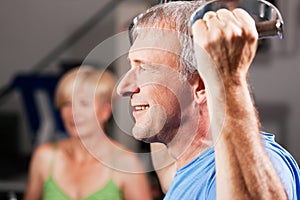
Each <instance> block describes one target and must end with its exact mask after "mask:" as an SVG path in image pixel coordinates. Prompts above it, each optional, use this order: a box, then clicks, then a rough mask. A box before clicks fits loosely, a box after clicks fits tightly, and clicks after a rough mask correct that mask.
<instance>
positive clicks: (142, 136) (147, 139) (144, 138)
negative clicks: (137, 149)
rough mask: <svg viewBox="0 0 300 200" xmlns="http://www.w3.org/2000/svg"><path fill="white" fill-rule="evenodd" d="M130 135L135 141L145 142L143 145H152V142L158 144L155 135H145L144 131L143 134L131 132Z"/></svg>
mask: <svg viewBox="0 0 300 200" xmlns="http://www.w3.org/2000/svg"><path fill="white" fill-rule="evenodd" d="M132 135H133V137H134V138H135V139H136V140H139V141H142V142H145V143H153V142H159V141H158V140H157V137H156V135H151V134H147V133H146V131H144V132H141V131H139V132H137V131H135V130H133V131H132Z"/></svg>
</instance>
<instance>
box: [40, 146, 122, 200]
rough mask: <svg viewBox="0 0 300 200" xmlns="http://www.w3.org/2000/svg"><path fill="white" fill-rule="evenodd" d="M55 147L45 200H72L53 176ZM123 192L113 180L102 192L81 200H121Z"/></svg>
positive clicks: (46, 182)
mask: <svg viewBox="0 0 300 200" xmlns="http://www.w3.org/2000/svg"><path fill="white" fill-rule="evenodd" d="M56 146H57V145H54V148H55V152H54V156H53V159H52V163H51V174H50V177H49V178H48V179H47V180H46V181H45V183H44V192H43V200H72V198H70V197H69V196H68V195H67V194H66V193H64V192H63V191H62V190H61V188H59V186H58V185H57V184H56V182H55V180H54V179H53V176H52V171H53V170H52V169H53V165H54V160H55V154H56V148H57V147H56ZM121 199H122V192H121V190H120V189H119V188H118V186H117V185H116V184H115V182H114V181H113V179H112V178H110V180H109V181H108V182H107V183H106V185H105V186H104V187H103V188H101V189H100V190H98V191H96V192H94V193H92V194H90V195H88V196H86V197H83V198H81V200H121Z"/></svg>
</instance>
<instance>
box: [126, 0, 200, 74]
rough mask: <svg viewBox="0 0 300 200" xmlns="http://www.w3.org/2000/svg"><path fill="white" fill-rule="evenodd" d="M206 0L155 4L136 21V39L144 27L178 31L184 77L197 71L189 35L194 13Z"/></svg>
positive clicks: (133, 30)
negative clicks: (191, 18)
mask: <svg viewBox="0 0 300 200" xmlns="http://www.w3.org/2000/svg"><path fill="white" fill-rule="evenodd" d="M204 2H205V1H204V0H200V1H175V2H170V3H165V4H159V5H156V6H153V7H152V8H150V9H149V10H147V12H146V13H144V14H142V16H141V17H140V18H139V19H138V20H137V21H136V23H135V24H134V26H133V28H132V31H131V33H132V40H133V41H134V40H135V39H136V37H137V35H138V34H139V30H140V29H141V28H143V27H147V28H149V27H151V28H166V29H170V30H171V31H176V32H177V33H178V39H179V42H180V46H181V47H180V49H181V52H180V72H181V74H182V75H183V77H186V78H189V76H190V75H191V74H193V73H195V72H196V70H197V67H196V66H197V64H196V58H195V55H194V51H193V46H192V45H193V44H192V38H191V37H190V35H189V32H190V30H189V23H190V17H191V15H192V13H193V12H194V11H195V10H196V9H198V8H199V7H200V6H201V5H203V3H204Z"/></svg>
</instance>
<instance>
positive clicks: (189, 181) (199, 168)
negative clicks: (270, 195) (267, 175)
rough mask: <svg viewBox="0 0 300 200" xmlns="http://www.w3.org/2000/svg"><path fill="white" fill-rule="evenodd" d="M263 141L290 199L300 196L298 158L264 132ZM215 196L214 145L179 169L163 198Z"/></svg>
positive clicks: (210, 199)
mask: <svg viewBox="0 0 300 200" xmlns="http://www.w3.org/2000/svg"><path fill="white" fill-rule="evenodd" d="M261 135H262V138H263V143H264V146H265V149H266V152H267V155H268V156H269V158H270V160H271V162H272V164H273V166H274V168H275V170H276V171H277V174H278V176H279V177H280V179H281V182H282V184H283V186H284V187H285V190H286V192H287V195H288V198H289V199H290V200H297V199H299V200H300V170H299V167H298V165H297V163H296V161H295V159H294V158H293V157H292V156H291V155H290V153H288V152H287V151H286V150H285V149H284V148H282V147H281V146H280V145H279V144H277V143H276V142H275V140H274V138H275V136H274V135H272V134H268V133H262V134H261ZM177 199H178V200H185V199H186V200H196V199H197V200H205V199H207V200H213V199H216V169H215V157H214V148H213V147H211V148H209V149H207V150H205V151H204V152H203V153H202V154H201V155H200V156H198V157H197V158H195V159H194V160H193V161H192V162H190V163H189V164H187V165H186V166H184V167H182V168H180V169H177V171H176V174H175V177H174V180H173V182H172V185H171V187H170V188H169V190H168V192H167V194H166V196H165V198H164V200H177Z"/></svg>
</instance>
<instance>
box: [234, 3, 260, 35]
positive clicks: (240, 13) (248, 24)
mask: <svg viewBox="0 0 300 200" xmlns="http://www.w3.org/2000/svg"><path fill="white" fill-rule="evenodd" d="M232 13H233V15H234V16H235V18H236V19H237V20H238V21H239V22H240V23H241V24H242V25H243V26H242V28H243V31H244V33H245V34H246V35H247V36H248V37H249V36H252V37H251V39H255V40H257V39H258V33H257V30H256V26H255V21H254V19H253V18H252V17H251V16H250V15H249V14H248V13H247V12H246V11H245V10H243V9H241V8H236V9H234V10H233V11H232Z"/></svg>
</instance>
